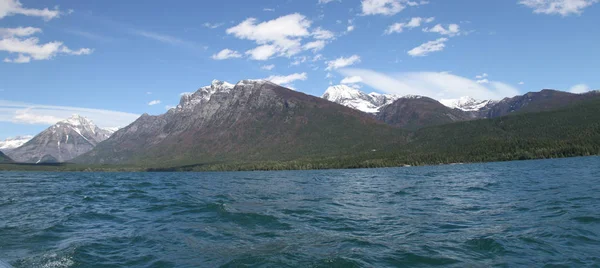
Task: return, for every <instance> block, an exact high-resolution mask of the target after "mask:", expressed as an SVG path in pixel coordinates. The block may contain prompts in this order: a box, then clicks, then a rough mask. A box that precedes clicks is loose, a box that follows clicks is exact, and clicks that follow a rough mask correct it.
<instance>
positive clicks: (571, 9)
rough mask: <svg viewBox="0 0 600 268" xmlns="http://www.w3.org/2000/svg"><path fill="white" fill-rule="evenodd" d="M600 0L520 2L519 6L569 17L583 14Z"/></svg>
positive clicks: (537, 0)
mask: <svg viewBox="0 0 600 268" xmlns="http://www.w3.org/2000/svg"><path fill="white" fill-rule="evenodd" d="M596 3H598V0H520V1H519V4H521V5H524V6H527V7H529V8H531V9H533V12H534V13H538V14H548V15H561V16H563V17H564V16H569V15H572V14H577V15H579V14H581V13H583V10H584V9H585V8H587V7H589V6H591V5H593V4H596Z"/></svg>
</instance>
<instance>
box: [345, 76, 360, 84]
mask: <svg viewBox="0 0 600 268" xmlns="http://www.w3.org/2000/svg"><path fill="white" fill-rule="evenodd" d="M360 82H362V78H361V77H360V76H357V75H355V76H348V77H344V79H342V81H340V83H341V84H356V83H360Z"/></svg>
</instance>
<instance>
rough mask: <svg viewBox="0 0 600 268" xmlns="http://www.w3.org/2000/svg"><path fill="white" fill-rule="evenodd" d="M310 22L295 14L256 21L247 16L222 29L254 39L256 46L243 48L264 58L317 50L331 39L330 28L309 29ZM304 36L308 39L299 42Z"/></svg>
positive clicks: (254, 55) (255, 56)
mask: <svg viewBox="0 0 600 268" xmlns="http://www.w3.org/2000/svg"><path fill="white" fill-rule="evenodd" d="M311 25H312V21H310V20H309V19H307V18H306V17H305V16H304V15H301V14H299V13H294V14H289V15H285V16H281V17H279V18H276V19H273V20H269V21H264V22H259V21H258V20H257V19H256V18H248V19H246V20H244V21H243V22H241V23H240V24H238V25H236V26H234V27H231V28H229V29H227V30H226V33H227V34H230V35H233V36H235V37H236V38H239V39H244V40H250V41H254V42H255V43H256V44H257V45H258V46H257V47H255V48H253V49H249V50H247V51H246V55H248V56H249V57H250V58H251V59H253V60H268V59H270V58H272V57H276V56H278V57H288V58H289V57H292V56H294V55H296V54H298V53H300V52H302V51H305V50H312V51H313V52H316V51H319V50H321V49H323V48H324V47H325V45H326V44H327V42H328V41H329V40H332V39H334V38H335V34H334V33H333V32H331V31H328V30H325V29H323V28H321V27H318V28H316V29H314V30H311ZM307 38H312V39H313V41H309V42H308V43H306V44H302V43H303V41H304V40H305V39H307Z"/></svg>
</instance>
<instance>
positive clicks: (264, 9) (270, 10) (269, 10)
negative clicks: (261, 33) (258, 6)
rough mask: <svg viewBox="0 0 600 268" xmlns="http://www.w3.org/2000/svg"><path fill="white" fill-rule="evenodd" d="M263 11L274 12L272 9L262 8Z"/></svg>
mask: <svg viewBox="0 0 600 268" xmlns="http://www.w3.org/2000/svg"><path fill="white" fill-rule="evenodd" d="M263 11H267V12H274V11H275V9H274V8H263Z"/></svg>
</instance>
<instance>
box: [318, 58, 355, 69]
mask: <svg viewBox="0 0 600 268" xmlns="http://www.w3.org/2000/svg"><path fill="white" fill-rule="evenodd" d="M359 62H360V56H358V55H352V56H350V57H348V58H345V57H339V58H337V59H335V60H332V61H328V62H327V68H326V69H325V70H327V71H330V70H335V69H339V68H343V67H347V66H350V65H354V64H356V63H359Z"/></svg>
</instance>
